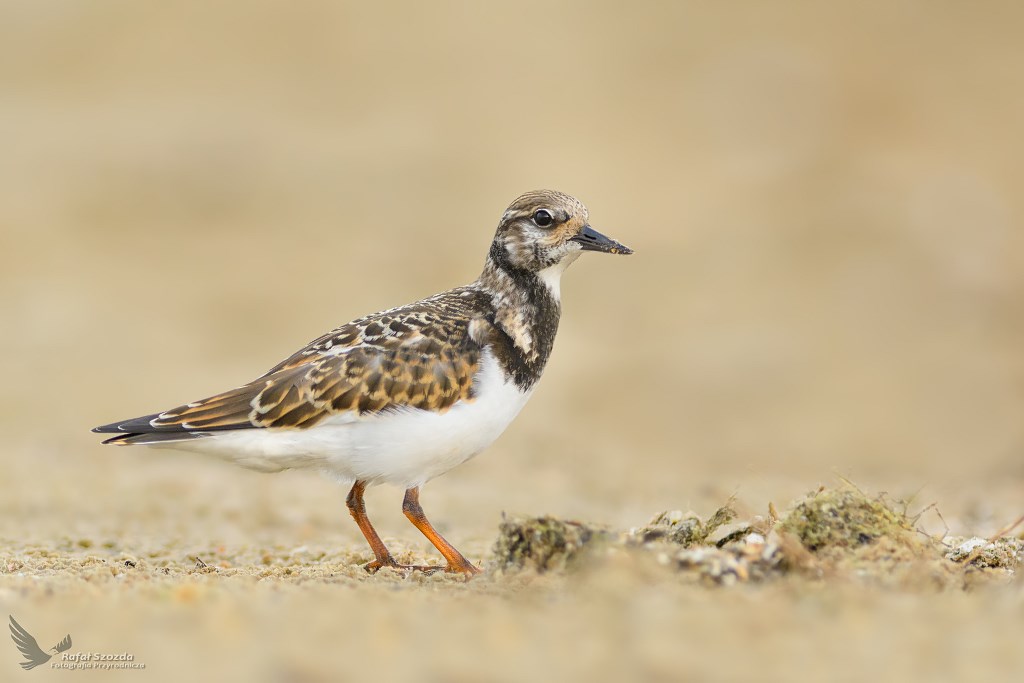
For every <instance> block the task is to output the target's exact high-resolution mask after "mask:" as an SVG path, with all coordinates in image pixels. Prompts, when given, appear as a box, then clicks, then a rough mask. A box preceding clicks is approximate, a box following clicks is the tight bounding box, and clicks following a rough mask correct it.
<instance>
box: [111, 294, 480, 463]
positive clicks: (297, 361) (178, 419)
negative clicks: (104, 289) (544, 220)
mask: <svg viewBox="0 0 1024 683" xmlns="http://www.w3.org/2000/svg"><path fill="white" fill-rule="evenodd" d="M488 304H489V298H487V296H486V294H484V293H482V292H480V291H478V290H475V289H473V288H460V289H455V290H451V291H449V292H445V293H444V294H441V295H438V296H436V297H431V298H430V299H424V300H423V301H420V302H417V303H415V304H410V305H409V306H404V307H402V308H398V309H393V310H391V311H384V312H383V313H377V314H374V315H372V316H367V317H366V318H361V319H359V320H355V321H353V322H351V323H348V324H346V325H343V326H341V327H339V328H337V329H335V330H333V331H331V332H329V333H328V334H326V335H324V336H322V337H320V338H319V339H316V340H314V341H313V342H311V343H310V344H309V345H307V346H306V347H305V348H303V349H302V350H301V351H299V352H298V353H296V354H295V355H293V356H291V357H290V358H288V359H286V360H285V361H283V362H281V363H279V364H278V365H276V366H275V367H274V368H272V369H271V370H270V371H269V372H267V373H266V374H265V375H263V376H262V377H260V378H258V379H256V380H253V381H252V382H249V383H248V384H246V385H245V386H242V387H239V388H237V389H232V390H231V391H227V392H224V393H222V394H217V395H216V396H211V397H210V398H206V399H203V400H202V401H195V402H193V403H189V404H186V405H183V406H179V407H177V408H174V409H172V410H168V411H165V412H163V413H158V414H154V415H145V416H142V417H138V418H135V419H132V420H125V421H122V422H114V423H112V424H109V425H103V426H102V427H97V428H96V429H95V430H93V431H96V432H103V433H114V434H117V435H118V436H115V437H113V438H111V439H108V441H107V442H108V443H109V442H118V443H151V442H155V441H164V440H175V439H177V438H178V437H179V436H182V437H186V436H189V435H191V436H201V435H203V434H205V433H209V432H214V431H219V430H228V429H245V428H258V427H293V428H305V427H311V426H313V425H315V424H318V423H319V422H321V421H322V420H324V419H325V418H327V417H328V416H330V415H337V414H340V413H350V414H353V415H363V414H367V413H370V414H372V413H379V412H382V411H386V410H390V409H396V408H402V407H406V408H415V409H421V410H432V411H438V412H443V411H446V410H448V408H450V407H451V406H452V405H454V404H455V403H456V402H458V401H461V400H472V399H473V397H474V388H473V378H474V377H475V376H476V373H477V372H478V370H479V369H480V363H481V357H482V354H483V346H482V345H481V341H482V340H483V339H485V338H486V336H487V329H488V328H489V327H490V324H489V323H487V322H486V321H485V319H484V318H485V317H484V315H483V314H484V313H485V312H486V307H487V306H488ZM471 330H473V331H474V332H473V333H471Z"/></svg>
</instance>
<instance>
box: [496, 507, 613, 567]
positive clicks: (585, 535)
mask: <svg viewBox="0 0 1024 683" xmlns="http://www.w3.org/2000/svg"><path fill="white" fill-rule="evenodd" d="M611 539H612V534H611V533H610V532H609V531H608V530H606V529H602V528H600V527H596V526H592V525H588V524H584V523H582V522H574V521H568V520H561V519H557V518H555V517H529V518H522V519H506V520H504V521H502V523H501V526H500V527H499V529H498V540H497V541H496V542H495V544H494V556H495V564H496V567H497V569H498V570H501V571H504V570H510V569H513V570H514V569H529V570H533V571H536V572H537V573H544V572H549V571H558V570H564V569H566V568H567V567H570V566H572V565H573V564H574V563H575V562H576V561H578V560H579V559H580V557H581V556H583V555H584V554H589V553H590V551H592V550H594V549H595V548H596V547H600V546H602V545H605V544H607V543H608V542H609V541H611Z"/></svg>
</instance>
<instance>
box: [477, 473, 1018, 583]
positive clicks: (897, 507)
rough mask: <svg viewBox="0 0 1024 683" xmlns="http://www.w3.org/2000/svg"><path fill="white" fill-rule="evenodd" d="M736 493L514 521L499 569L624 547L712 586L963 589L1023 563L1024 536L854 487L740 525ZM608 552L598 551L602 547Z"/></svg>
mask: <svg viewBox="0 0 1024 683" xmlns="http://www.w3.org/2000/svg"><path fill="white" fill-rule="evenodd" d="M733 503H734V501H733V500H732V499H730V500H728V501H727V502H726V503H725V505H723V506H721V507H720V508H719V509H718V510H716V511H715V513H714V514H712V515H711V516H710V517H708V518H707V519H702V518H701V517H700V516H699V515H697V514H696V513H693V512H685V513H684V512H681V511H679V510H672V511H666V512H662V513H659V514H657V515H655V516H654V518H653V519H651V521H650V522H649V523H647V524H646V525H644V526H642V527H638V528H635V529H631V530H630V531H628V532H624V533H621V534H618V535H615V534H612V533H611V532H609V531H607V530H606V529H602V528H598V527H594V526H590V525H587V524H584V523H581V522H575V521H565V520H559V519H556V518H554V517H536V518H526V519H514V520H506V521H505V522H503V523H502V525H501V533H500V536H499V538H498V541H497V543H496V544H495V547H494V554H495V556H496V566H497V569H498V570H499V571H504V570H510V569H529V570H533V571H536V572H538V573H544V572H559V571H562V570H564V569H566V568H568V567H571V566H572V565H574V564H576V563H577V562H578V561H579V560H580V559H581V558H582V557H586V558H587V560H588V562H597V561H600V560H601V559H602V558H607V557H611V556H616V555H618V554H620V553H627V554H632V555H634V556H636V557H647V558H651V557H653V558H654V559H656V561H657V563H658V564H660V565H661V566H663V567H668V568H671V569H672V570H675V571H676V572H678V576H679V577H680V579H682V580H686V581H693V582H698V583H705V584H708V585H724V586H728V585H734V584H740V583H748V582H753V583H756V582H762V581H767V580H772V579H778V578H781V577H784V576H789V575H793V576H797V577H800V578H802V579H811V580H816V581H818V580H820V581H846V582H854V583H860V584H865V585H872V586H878V587H892V588H900V589H905V588H913V589H918V590H920V589H924V590H948V589H964V588H968V589H969V588H971V587H973V586H974V585H978V582H979V581H980V582H982V583H987V582H990V581H991V580H997V581H998V580H1005V579H1006V577H1008V576H1012V574H1013V572H1014V570H1015V569H1016V568H1017V567H1018V566H1019V565H1020V564H1021V562H1022V561H1024V540H1021V539H1016V538H999V539H998V540H985V539H980V538H975V539H965V538H947V539H945V540H944V541H943V542H942V543H940V542H938V541H937V540H936V539H933V538H931V537H930V536H927V535H926V534H924V533H922V532H921V531H919V530H917V529H916V528H915V524H916V522H917V518H914V517H911V516H909V515H908V514H907V512H906V507H905V506H904V505H903V504H897V503H894V502H892V501H891V500H889V499H887V498H886V497H885V496H870V495H867V494H865V493H864V492H862V491H860V490H858V489H857V488H856V487H854V486H852V485H845V486H842V487H839V488H836V489H825V488H821V489H819V490H818V491H816V492H815V493H813V494H811V495H809V496H807V497H806V498H804V499H802V500H799V501H797V502H795V503H794V504H793V505H792V506H790V509H789V510H788V512H786V513H785V514H783V515H779V513H778V512H777V511H776V510H775V509H774V506H770V508H769V512H768V515H767V517H758V516H754V517H752V518H751V519H750V520H749V521H743V522H735V520H736V517H737V514H736V510H735V508H734V505H733ZM597 548H599V549H603V550H606V551H608V552H603V553H594V552H592V551H593V550H594V549H597Z"/></svg>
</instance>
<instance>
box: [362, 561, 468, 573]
mask: <svg viewBox="0 0 1024 683" xmlns="http://www.w3.org/2000/svg"><path fill="white" fill-rule="evenodd" d="M385 567H387V568H388V569H394V570H396V571H400V572H423V573H424V574H426V575H428V576H429V575H431V574H436V573H437V572H448V573H449V574H465V575H466V576H467V577H473V576H476V575H477V574H480V573H482V572H483V570H481V569H480V568H478V567H475V566H473V565H472V564H471V563H470V562H469V561H466V562H465V563H459V564H451V563H449V564H448V566H447V567H441V566H438V565H434V564H399V563H398V562H395V560H394V558H388V559H386V560H373V561H371V562H368V563H366V564H365V565H363V569H365V570H366V571H367V572H369V573H370V574H376V573H377V572H378V571H380V570H381V569H384V568H385Z"/></svg>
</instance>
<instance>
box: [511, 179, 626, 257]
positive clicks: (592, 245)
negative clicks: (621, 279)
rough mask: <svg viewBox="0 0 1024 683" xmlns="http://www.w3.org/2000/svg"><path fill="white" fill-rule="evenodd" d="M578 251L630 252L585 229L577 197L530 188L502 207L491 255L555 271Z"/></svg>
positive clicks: (584, 213) (587, 224)
mask: <svg viewBox="0 0 1024 683" xmlns="http://www.w3.org/2000/svg"><path fill="white" fill-rule="evenodd" d="M584 251H602V252H605V253H606V254H632V253H633V250H632V249H630V248H629V247H626V246H623V245H622V244H619V243H618V242H616V241H615V240H613V239H610V238H608V237H605V236H604V235H602V234H601V233H599V232H597V231H596V230H594V229H593V228H592V227H590V214H589V213H588V211H587V207H585V206H584V205H583V202H581V201H580V200H578V199H576V198H575V197H570V196H569V195H567V194H563V193H561V192H555V191H553V190H536V191H534V192H527V193H526V194H524V195H522V196H520V197H519V198H518V199H516V200H515V201H514V202H512V204H511V205H510V206H509V207H508V209H506V210H505V214H504V215H503V216H502V217H501V223H499V224H498V231H497V233H495V235H494V243H493V244H492V245H491V258H492V259H494V260H495V261H497V262H499V263H501V264H502V265H506V266H511V267H513V268H516V269H521V270H527V271H531V272H534V273H542V272H543V271H548V272H553V273H555V274H557V275H560V274H561V272H562V271H564V270H565V268H566V267H568V265H569V264H570V263H572V262H573V261H575V260H576V258H577V257H579V255H580V254H581V253H582V252H584Z"/></svg>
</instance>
